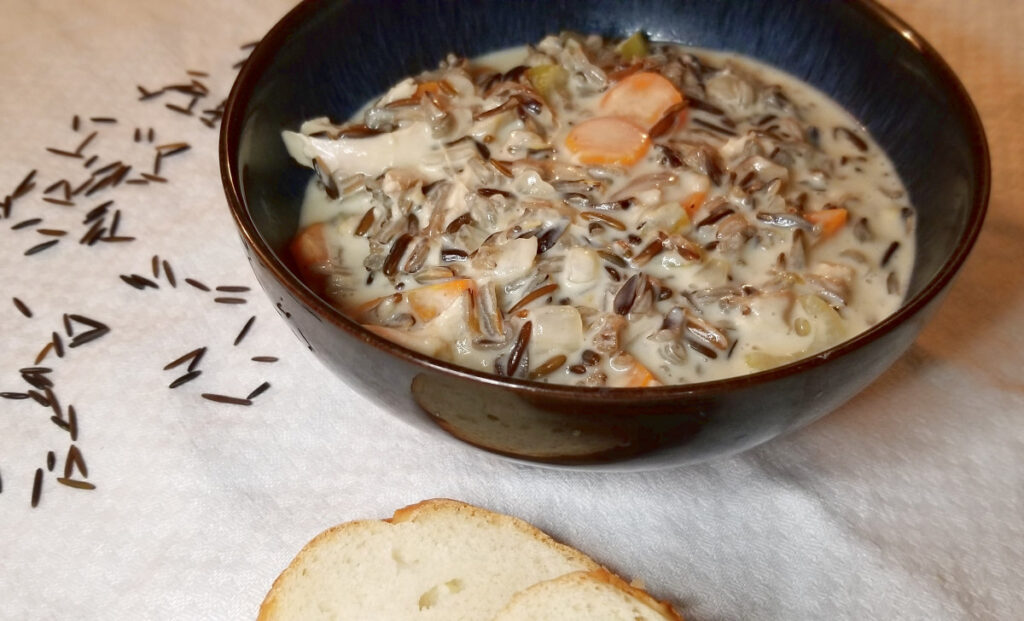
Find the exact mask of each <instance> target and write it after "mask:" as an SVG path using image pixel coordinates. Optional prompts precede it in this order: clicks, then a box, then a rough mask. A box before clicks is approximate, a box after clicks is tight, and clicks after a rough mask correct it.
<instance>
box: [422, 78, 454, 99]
mask: <svg viewBox="0 0 1024 621" xmlns="http://www.w3.org/2000/svg"><path fill="white" fill-rule="evenodd" d="M452 90H453V89H452V86H451V84H448V83H444V84H442V83H441V82H439V81H437V80H431V81H430V82H421V83H420V84H417V85H416V92H415V93H413V97H419V96H420V95H422V94H423V93H434V94H437V93H448V94H449V95H450V94H452V92H451V91H452Z"/></svg>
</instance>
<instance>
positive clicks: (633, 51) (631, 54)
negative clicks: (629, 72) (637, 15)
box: [615, 30, 648, 62]
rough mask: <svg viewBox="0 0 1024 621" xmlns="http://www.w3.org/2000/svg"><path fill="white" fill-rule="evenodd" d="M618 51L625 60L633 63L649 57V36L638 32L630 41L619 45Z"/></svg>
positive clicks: (627, 40)
mask: <svg viewBox="0 0 1024 621" xmlns="http://www.w3.org/2000/svg"><path fill="white" fill-rule="evenodd" d="M615 49H616V51H617V52H618V53H619V56H622V58H623V60H627V61H629V62H633V61H634V60H637V59H638V58H643V57H645V56H647V53H648V50H647V35H645V34H644V33H643V32H642V31H640V30H637V31H636V32H634V33H633V34H632V36H630V37H629V38H628V39H626V40H625V41H623V42H622V43H620V44H619V46H618V47H617V48H615Z"/></svg>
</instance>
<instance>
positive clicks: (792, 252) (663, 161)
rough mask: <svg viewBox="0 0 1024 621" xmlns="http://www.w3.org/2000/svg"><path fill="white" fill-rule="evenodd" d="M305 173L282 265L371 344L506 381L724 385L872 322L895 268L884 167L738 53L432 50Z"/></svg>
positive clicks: (897, 230)
mask: <svg viewBox="0 0 1024 621" xmlns="http://www.w3.org/2000/svg"><path fill="white" fill-rule="evenodd" d="M284 141H285V143H286V145H287V147H288V149H289V152H290V153H291V154H292V156H293V157H294V158H295V159H296V160H297V161H299V162H300V163H302V164H304V165H306V166H311V167H313V168H314V170H315V171H316V175H315V176H314V177H313V179H312V180H311V183H310V186H309V189H308V192H307V196H306V200H305V203H304V206H303V212H302V222H301V227H302V228H301V231H300V233H299V234H298V236H297V237H296V238H295V240H294V242H293V243H292V254H293V256H294V258H295V260H296V262H297V264H298V266H299V271H300V273H301V275H302V277H303V279H304V280H305V281H306V282H307V283H308V284H309V285H310V286H311V287H313V288H314V289H316V290H317V291H319V292H320V293H322V295H324V296H325V297H326V298H327V299H328V300H330V301H331V302H332V303H333V304H334V305H335V306H337V307H338V308H339V309H341V310H342V311H343V312H345V313H346V314H348V315H349V316H350V317H352V318H354V319H355V320H357V321H359V322H360V323H361V324H364V325H365V326H366V327H367V328H368V329H369V330H371V331H373V332H375V333H376V334H379V335H381V336H383V337H385V338H387V339H390V340H392V341H394V342H396V343H399V344H401V345H403V346H405V347H408V348H410V349H413V350H416V351H419V352H421V353H424V354H427V355H429V356H434V357H437V358H440V359H442V360H447V361H449V362H452V363H455V364H458V365H462V366H464V367H469V368H472V369H476V370H478V371H485V372H493V373H497V374H499V375H504V376H515V377H520V378H529V379H534V380H541V381H546V382H554V383H562V384H579V385H586V386H613V387H621V386H630V387H635V386H652V385H659V384H682V383H690V382H699V381H706V380H713V379H720V378H725V377H731V376H736V375H742V374H746V373H750V372H754V371H760V370H763V369H768V368H772V367H775V366H779V365H782V364H785V363H788V362H791V361H794V360H797V359H800V358H804V357H806V356H810V355H812V354H815V353H817V352H820V351H822V350H824V349H826V348H829V347H831V346H833V345H836V344H837V343H839V342H841V341H843V340H845V339H848V338H850V337H852V336H854V335H856V334H857V333H859V332H861V331H863V330H865V329H867V328H869V327H870V326H872V325H874V324H876V323H878V322H879V321H880V320H882V319H883V318H885V317H886V316H887V315H889V314H890V313H892V312H893V311H894V310H896V308H897V307H898V306H899V304H900V302H901V300H902V298H903V295H904V292H905V288H906V283H907V281H908V279H909V277H910V270H911V263H912V259H913V254H914V252H913V250H914V231H913V227H914V217H913V211H912V209H911V207H910V205H909V203H908V197H907V195H906V192H905V190H904V189H903V187H902V185H901V183H900V180H899V178H898V177H897V175H896V173H895V171H894V169H893V166H892V164H891V163H890V162H889V160H888V159H887V158H886V156H885V154H884V153H883V152H882V151H881V150H880V149H879V147H878V146H877V145H876V144H875V143H874V141H873V140H872V139H871V138H870V136H868V135H867V133H866V132H865V131H864V130H863V129H862V128H861V126H860V125H859V124H858V123H857V122H856V121H855V120H854V119H853V118H851V117H850V116H849V115H848V114H847V113H846V112H845V111H844V110H842V109H841V108H839V106H837V105H836V104H835V103H834V102H832V101H831V100H829V99H828V98H827V97H826V96H824V95H823V94H822V93H820V92H818V91H816V90H814V89H813V88H811V87H810V86H808V85H807V84H804V83H802V82H800V81H798V80H796V79H794V78H792V77H790V76H788V75H786V74H784V73H781V72H779V71H777V70H774V69H771V68H769V67H767V66H765V65H763V64H759V63H757V62H755V61H752V60H750V59H747V58H743V57H739V56H736V55H726V54H722V53H713V52H709V51H705V50H696V49H687V48H684V47H680V46H677V45H672V44H653V43H649V42H647V41H646V40H645V39H644V38H643V37H642V36H641V35H639V34H638V35H634V36H633V37H630V38H629V39H626V40H625V41H620V42H612V41H604V40H602V39H601V38H599V37H596V36H590V37H582V36H579V35H575V34H563V35H560V36H549V37H547V38H545V39H544V40H542V41H541V42H539V43H538V44H536V45H534V46H527V47H522V48H517V49H513V50H507V51H503V52H500V53H497V54H492V55H488V56H485V57H482V58H478V59H475V60H466V59H463V58H457V57H454V56H450V57H448V58H447V59H446V60H445V61H444V62H443V63H441V65H440V67H439V68H438V69H437V70H436V71H430V72H427V73H424V74H422V75H419V76H416V77H413V78H407V79H405V80H403V81H401V82H399V83H398V84H396V85H395V86H394V87H392V88H391V89H390V90H389V91H388V92H387V93H385V94H384V96H383V97H381V98H380V99H378V100H376V101H374V102H372V103H371V104H369V105H368V107H366V108H365V109H364V110H363V111H361V112H360V113H359V114H358V115H357V116H356V118H354V119H353V120H351V121H349V122H347V123H344V124H340V125H339V124H335V123H333V122H332V121H330V120H328V119H326V118H319V119H313V120H311V121H308V122H306V123H304V124H303V125H302V128H301V131H300V132H290V131H286V132H284Z"/></svg>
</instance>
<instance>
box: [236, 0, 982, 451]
mask: <svg viewBox="0 0 1024 621" xmlns="http://www.w3.org/2000/svg"><path fill="white" fill-rule="evenodd" d="M565 29H571V30H576V31H580V32H587V33H599V34H602V35H606V36H627V35H629V34H630V33H632V32H634V31H637V30H643V31H645V32H647V33H648V35H649V36H650V37H651V38H652V39H656V40H667V41H676V42H679V43H683V44H687V45H697V46H703V47H709V48H714V49H721V50H733V51H736V52H740V53H742V54H746V55H749V56H753V57H755V58H759V59H761V60H764V61H767V62H768V63H771V64H773V65H776V66H778V67H780V68H782V69H784V70H786V71H788V72H790V73H792V74H795V75H796V76H798V77H800V78H803V79H804V80H806V81H808V82H810V83H811V84H813V85H815V86H816V87H818V88H819V89H821V90H823V91H825V92H826V93H829V94H830V95H831V96H832V97H833V98H835V99H836V100H838V101H839V102H840V103H841V104H843V105H844V106H845V107H846V108H848V109H849V110H850V111H851V112H852V113H853V114H854V116H856V117H857V118H858V119H861V120H862V122H863V123H864V124H865V125H866V126H867V128H868V129H869V131H870V132H871V133H872V134H873V135H874V137H875V138H876V139H877V141H878V142H879V143H880V144H881V145H882V147H883V148H885V149H886V150H887V151H888V153H889V155H890V156H891V158H892V159H893V161H894V162H895V164H896V167H897V169H898V170H899V173H900V175H901V176H902V177H903V180H904V182H905V184H906V186H907V187H908V188H909V190H910V193H911V195H912V200H913V202H914V204H915V205H916V206H917V209H918V231H917V257H916V266H915V268H914V272H913V277H912V281H911V283H910V292H909V295H908V297H907V300H906V302H905V303H904V305H903V306H902V308H901V309H900V310H899V312H897V313H896V314H895V315H893V316H892V317H890V318H888V319H886V320H885V321H883V322H882V323H880V324H878V325H877V326H875V327H874V328H872V329H871V330H869V331H868V332H865V333H863V334H861V335H860V336H857V337H856V338H854V339H851V340H849V341H847V342H845V343H843V344H841V345H839V346H837V347H834V348H832V349H830V350H828V351H824V352H822V353H820V354H818V355H817V356H814V357H813V358H808V359H805V360H802V361H799V362H796V363H793V364H790V365H787V366H784V367H780V368H777V369H773V370H770V371H766V372H762V373H757V374H754V375H749V376H745V377H738V378H734V379H728V380H721V381H714V382H706V383H700V384H691V385H686V386H666V387H658V388H636V389H602V388H578V387H566V386H550V385H546V384H539V383H534V382H530V381H526V380H517V379H508V378H499V377H497V376H493V375H486V374H482V373H477V372H474V371H470V370H467V369H463V368H459V367H455V366H453V365H450V364H447V363H444V362H440V361H437V360H434V359H431V358H428V357H426V356H422V355H420V354H417V353H415V352H412V351H409V350H406V349H403V348H402V347H400V346H398V345H395V344H392V343H390V342H388V341H385V340H382V339H381V338H379V337H377V336H375V335H373V334H370V333H369V332H367V331H365V330H363V329H362V328H360V327H359V325H358V324H356V323H355V322H353V321H351V320H350V319H348V318H347V317H345V316H344V315H342V314H340V313H339V312H338V311H336V310H334V309H333V308H332V307H331V306H330V305H329V304H328V303H326V302H325V301H323V300H322V299H320V298H319V297H318V296H317V295H316V294H315V293H314V292H312V291H310V290H309V289H308V288H307V287H306V286H305V285H303V283H302V282H301V281H300V279H299V278H298V277H297V276H296V275H295V273H294V272H292V271H291V269H289V267H288V263H287V251H286V246H287V244H288V241H289V239H290V238H291V237H292V236H293V234H294V233H295V231H296V226H297V222H298V215H299V207H300V203H301V200H302V194H303V190H304V188H305V186H306V182H307V180H308V179H309V176H310V171H309V170H308V169H304V168H301V167H299V166H298V165H296V164H294V163H293V162H292V161H291V160H290V158H289V157H288V154H287V153H286V152H285V148H284V145H283V144H282V142H281V137H280V132H281V130H282V129H285V128H288V129H294V128H296V127H298V126H299V124H300V123H301V122H302V121H304V120H306V119H309V118H313V117H317V116H324V115H327V116H330V117H332V118H337V119H344V118H347V117H348V116H350V115H351V114H352V113H353V112H354V111H355V110H357V109H358V108H359V107H361V106H362V105H363V104H364V102H366V101H367V100H369V99H370V98H371V97H374V96H376V95H378V94H380V93H381V92H382V91H384V90H385V89H386V88H387V87H388V86H389V85H390V84H392V83H394V82H396V81H397V80H399V79H400V78H402V77H404V76H406V75H409V74H415V73H418V72H420V71H422V70H424V69H428V68H433V67H435V66H436V65H437V63H438V61H439V60H440V59H441V58H443V57H444V55H445V54H447V53H448V52H456V53H458V54H460V55H465V56H475V55H478V54H481V53H484V52H488V51H492V50H496V49H501V48H505V47H509V46H512V45H520V44H524V43H528V42H532V41H537V40H539V39H540V38H542V37H543V36H544V35H546V34H549V33H554V32H558V31H560V30H565ZM220 159H221V173H222V175H223V180H224V189H225V192H226V193H227V198H228V203H229V205H230V207H231V210H232V213H233V214H234V217H235V220H236V222H237V224H238V227H239V230H240V232H241V235H242V240H243V242H244V245H245V249H246V251H247V253H248V255H249V260H250V263H251V264H252V266H253V269H254V270H255V272H256V276H257V278H258V279H259V281H260V283H261V284H262V285H263V287H264V288H265V289H266V292H267V295H269V296H270V298H271V299H272V300H273V302H274V303H275V304H276V305H277V308H278V309H279V311H280V312H281V314H282V316H283V317H285V318H286V319H287V321H288V322H289V323H290V324H291V326H292V328H293V330H294V331H295V332H296V333H297V334H298V336H299V337H300V338H301V339H302V340H303V342H304V343H305V344H306V345H308V346H309V349H310V350H312V351H313V352H314V353H315V354H316V355H317V356H318V357H319V358H320V359H321V360H322V361H323V363H324V364H325V365H327V366H328V367H329V368H331V369H332V370H333V371H335V372H336V373H337V374H338V375H340V376H341V377H342V378H344V379H345V381H347V382H349V383H350V384H351V385H352V386H354V387H356V388H357V389H359V390H360V391H362V392H363V393H364V394H367V395H369V396H371V398H373V399H375V400H378V401H381V402H383V403H385V404H386V405H387V407H388V408H389V409H391V410H392V411H394V412H395V413H396V414H399V415H402V416H406V417H409V420H411V421H423V420H433V421H435V422H436V423H438V424H439V425H440V426H441V427H442V428H444V429H446V430H447V431H449V432H450V433H452V434H453V435H455V436H456V437H458V438H461V439H462V440H465V441H466V442H469V443H472V444H474V445H476V446H479V447H482V448H485V449H487V450H490V451H494V452H496V453H501V454H504V455H508V456H512V457H516V458H521V459H525V460H532V461H539V462H546V463H552V464H572V465H577V466H580V465H596V464H600V465H603V466H604V467H606V468H607V467H609V465H612V464H614V467H616V468H640V467H643V468H646V467H659V466H666V465H678V464H686V463H691V462H696V461H700V460H704V459H708V458H711V457H715V456H720V455H726V454H730V453H735V452H738V451H742V450H744V449H747V448H750V447H752V446H755V445H757V444H760V443H761V442H765V441H766V440H769V439H771V438H773V437H775V436H777V435H779V434H781V433H785V432H786V431H789V430H791V429H794V428H797V427H800V426H801V425H805V424H807V423H809V422H810V421H813V420H814V419H816V418H818V417H820V416H822V415H824V414H826V413H827V412H829V411H831V410H833V409H835V408H836V407H838V406H839V405H840V404H842V403H843V402H844V401H846V400H847V399H849V398H850V397H852V396H853V395H854V394H856V393H857V392H858V391H860V390H861V389H863V388H864V387H865V386H867V385H868V384H869V383H870V382H871V381H872V380H874V379H875V378H876V377H877V376H878V375H879V374H881V373H882V372H883V371H884V370H885V369H886V368H887V367H888V366H889V365H890V364H891V363H892V362H893V361H895V360H896V358H898V357H899V356H900V355H901V354H902V353H903V352H904V351H905V350H906V349H907V348H908V347H909V346H910V344H911V343H912V341H913V340H914V338H915V336H916V335H917V333H918V331H919V330H920V329H921V327H922V325H923V324H924V322H925V320H926V319H927V318H928V317H929V315H930V314H931V313H932V311H934V309H935V308H936V306H937V305H938V302H939V300H940V299H941V298H942V297H943V293H944V292H945V291H946V289H947V288H948V287H949V285H950V282H951V281H952V279H953V276H954V275H955V273H956V272H957V270H958V269H959V268H960V266H961V265H962V264H963V262H964V259H965V258H966V257H967V254H968V252H969V251H970V249H971V246H972V245H973V243H974V241H975V238H976V237H977V235H978V231H979V229H980V228H981V224H982V220H983V218H984V214H985V207H986V202H987V200H988V193H989V160H988V152H987V148H986V144H985V137H984V134H983V131H982V127H981V123H980V121H979V119H978V116H977V113H976V111H975V110H974V107H973V106H972V104H971V102H970V100H969V99H968V96H967V94H966V93H965V92H964V89H963V87H962V86H961V84H960V82H959V81H958V80H957V78H956V77H955V76H954V75H953V73H952V72H951V71H950V69H949V67H948V66H947V65H946V64H945V63H944V62H943V61H942V59H941V58H939V56H938V54H936V52H935V50H933V49H932V48H931V47H930V46H929V45H928V44H927V43H925V42H924V40H923V39H921V37H920V36H918V35H917V34H916V33H914V31H913V30H911V29H910V28H909V27H908V26H907V25H906V24H904V23H902V22H901V21H900V20H899V19H897V18H896V17H894V16H893V15H892V14H890V13H888V12H887V11H886V10H884V9H883V8H881V7H879V6H878V5H876V4H874V3H873V2H870V1H853V0H779V1H772V0H728V1H726V0H635V1H633V2H620V1H619V0H590V1H588V2H581V1H567V0H516V1H515V2H498V1H495V2H491V1H486V2H485V1H473V2H467V1H465V0H420V1H404V2H400V1H391V2H386V1H382V0H336V1H326V0H320V1H309V2H304V3H303V4H300V5H299V6H297V7H296V8H295V9H294V10H292V11H291V12H290V13H289V14H288V15H286V16H285V17H284V19H282V20H281V21H280V22H279V23H278V24H277V25H276V26H275V27H274V28H273V29H272V30H271V31H270V33H268V34H267V36H266V37H265V38H264V39H263V41H262V42H261V43H260V44H259V46H258V47H257V48H256V49H255V50H254V52H253V54H252V56H251V57H250V59H249V61H248V62H247V63H246V65H245V66H244V68H243V69H242V70H241V73H240V74H239V76H238V80H237V82H236V83H235V86H234V89H233V90H232V92H231V96H230V98H229V100H228V104H227V112H226V115H225V117H224V124H223V129H222V133H221V145H220Z"/></svg>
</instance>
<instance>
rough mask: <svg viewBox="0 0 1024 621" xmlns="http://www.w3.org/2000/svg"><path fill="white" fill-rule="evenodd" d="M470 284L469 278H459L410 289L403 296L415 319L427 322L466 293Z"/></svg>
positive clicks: (471, 282)
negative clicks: (407, 301)
mask: <svg viewBox="0 0 1024 621" xmlns="http://www.w3.org/2000/svg"><path fill="white" fill-rule="evenodd" d="M472 284H473V281H472V280H470V279H469V278H460V279H458V280H449V281H447V282H442V283H438V284H436V285H427V286H425V287H419V288H416V289H412V290H410V291H407V292H406V294H405V296H406V299H407V300H409V306H411V307H412V312H413V313H414V314H415V315H416V318H417V319H418V320H420V321H423V322H427V321H430V320H431V319H433V318H434V317H437V316H438V315H440V314H441V313H442V312H444V310H445V309H446V308H448V307H449V306H451V305H452V304H453V303H454V302H455V300H457V299H458V298H459V296H460V295H462V294H463V293H465V292H466V291H468V290H469V288H470V286H471V285H472Z"/></svg>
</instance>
